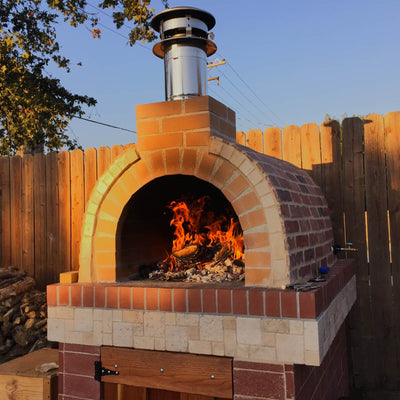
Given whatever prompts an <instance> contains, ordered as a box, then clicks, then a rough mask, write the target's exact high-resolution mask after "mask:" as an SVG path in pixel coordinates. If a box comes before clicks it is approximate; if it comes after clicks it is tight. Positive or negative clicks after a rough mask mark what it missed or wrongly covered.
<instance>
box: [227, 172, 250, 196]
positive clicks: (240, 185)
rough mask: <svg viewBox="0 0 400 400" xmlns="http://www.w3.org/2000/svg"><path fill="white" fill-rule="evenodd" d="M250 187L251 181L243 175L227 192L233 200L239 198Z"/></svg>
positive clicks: (228, 187) (230, 185)
mask: <svg viewBox="0 0 400 400" xmlns="http://www.w3.org/2000/svg"><path fill="white" fill-rule="evenodd" d="M248 187H249V181H248V180H247V179H246V178H245V177H244V176H242V175H239V176H238V177H237V178H235V179H234V180H233V181H232V182H231V183H230V184H229V185H228V186H227V187H226V188H225V191H226V192H227V193H229V194H230V195H231V197H232V198H236V197H237V196H239V195H240V194H241V193H242V192H243V191H244V190H246V189H247V188H248Z"/></svg>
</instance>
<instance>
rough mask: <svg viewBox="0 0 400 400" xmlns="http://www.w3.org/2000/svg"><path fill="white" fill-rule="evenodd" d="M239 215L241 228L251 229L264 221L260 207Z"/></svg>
mask: <svg viewBox="0 0 400 400" xmlns="http://www.w3.org/2000/svg"><path fill="white" fill-rule="evenodd" d="M239 217H240V224H241V225H242V229H243V230H247V229H251V228H254V227H256V226H260V225H264V224H265V223H266V220H265V214H264V211H263V210H262V209H260V210H255V211H250V212H248V213H246V214H244V215H239Z"/></svg>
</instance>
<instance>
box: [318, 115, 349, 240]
mask: <svg viewBox="0 0 400 400" xmlns="http://www.w3.org/2000/svg"><path fill="white" fill-rule="evenodd" d="M320 129H321V134H320V135H321V181H320V182H319V184H320V186H321V188H322V190H323V192H324V194H325V198H326V201H327V203H328V207H329V211H330V213H331V218H332V226H333V235H334V241H335V243H337V244H340V245H342V244H344V242H345V240H344V226H343V186H342V174H343V171H342V156H341V138H340V124H339V122H338V121H328V122H324V123H323V124H322V125H321V128H320Z"/></svg>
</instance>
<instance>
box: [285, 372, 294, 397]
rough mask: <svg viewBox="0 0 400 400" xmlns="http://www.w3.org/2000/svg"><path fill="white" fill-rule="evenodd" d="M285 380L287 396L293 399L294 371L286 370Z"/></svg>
mask: <svg viewBox="0 0 400 400" xmlns="http://www.w3.org/2000/svg"><path fill="white" fill-rule="evenodd" d="M285 381H286V398H287V399H293V398H294V394H295V393H294V376H293V372H292V371H291V372H285Z"/></svg>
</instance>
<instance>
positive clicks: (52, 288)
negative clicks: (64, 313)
mask: <svg viewBox="0 0 400 400" xmlns="http://www.w3.org/2000/svg"><path fill="white" fill-rule="evenodd" d="M47 305H48V306H57V305H58V304H57V286H56V285H49V286H47Z"/></svg>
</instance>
